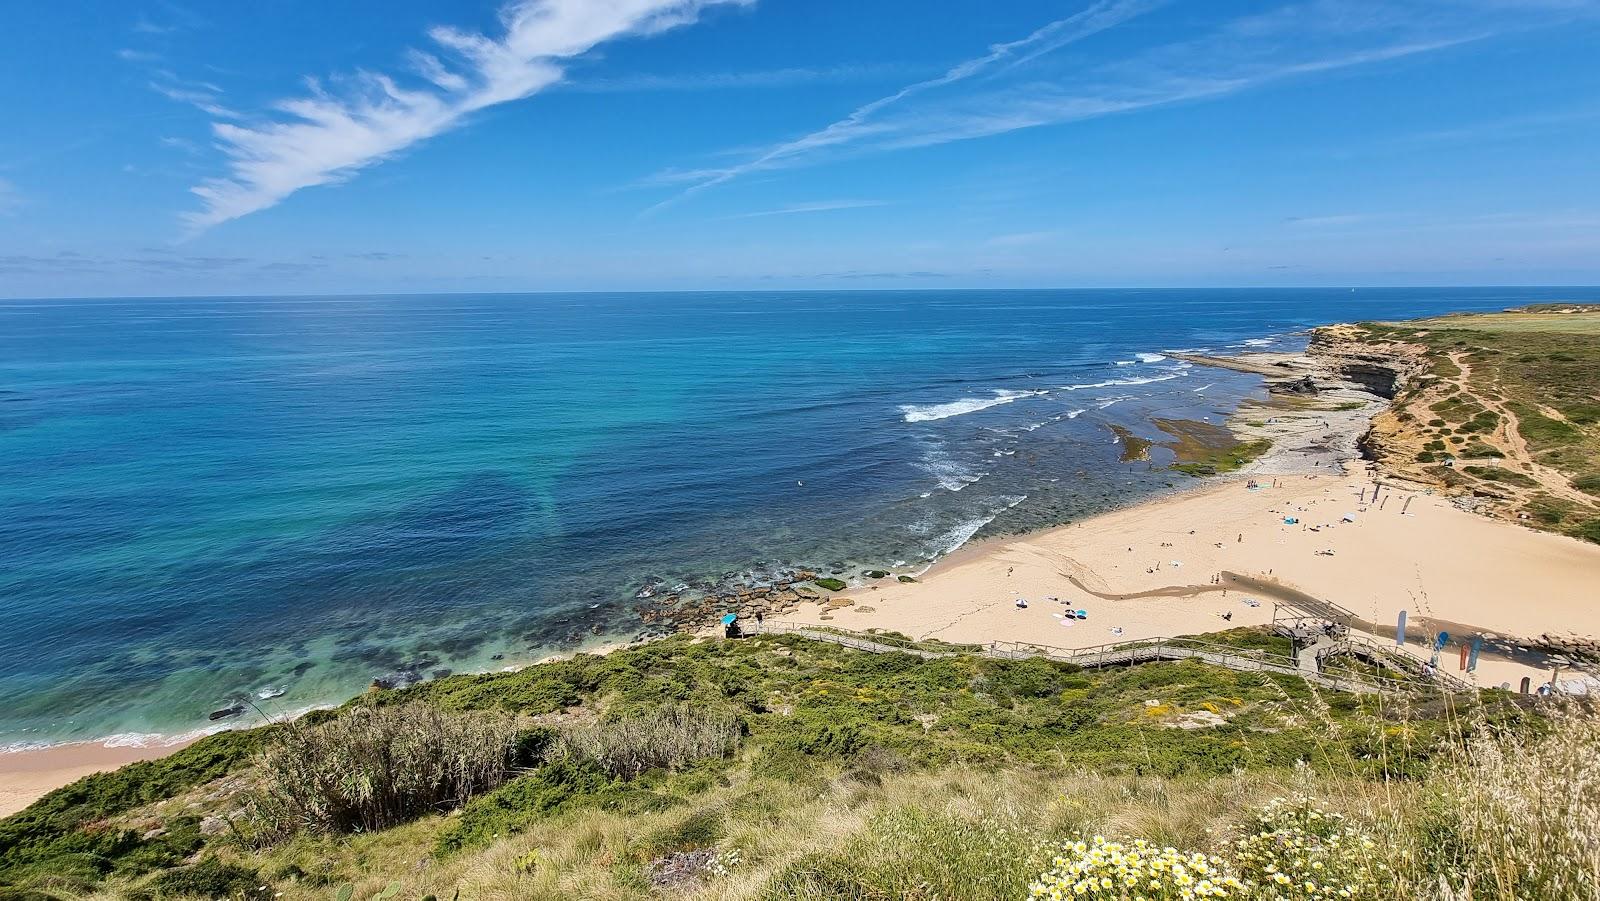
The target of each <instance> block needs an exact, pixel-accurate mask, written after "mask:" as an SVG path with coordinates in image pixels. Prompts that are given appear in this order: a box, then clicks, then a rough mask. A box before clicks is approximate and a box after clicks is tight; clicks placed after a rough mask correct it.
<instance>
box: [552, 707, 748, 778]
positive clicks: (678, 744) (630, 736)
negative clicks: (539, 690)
mask: <svg viewBox="0 0 1600 901" xmlns="http://www.w3.org/2000/svg"><path fill="white" fill-rule="evenodd" d="M738 740H739V719H738V717H736V716H735V715H734V714H733V713H731V712H729V711H708V710H697V709H695V708H692V707H687V706H682V705H678V706H672V707H659V708H655V709H651V710H646V711H640V712H634V713H629V714H625V715H621V716H608V717H605V718H604V719H600V720H597V721H595V722H591V723H584V724H581V725H577V726H573V727H571V728H569V729H566V730H565V731H563V732H562V734H561V737H560V739H559V740H558V742H557V745H556V749H555V753H556V754H557V755H567V756H571V757H575V758H578V759H582V760H592V761H594V762H595V763H597V764H599V765H600V768H601V769H604V770H605V771H606V772H608V773H610V774H611V775H613V776H617V777H620V778H623V779H632V778H635V777H637V776H639V775H640V774H641V773H644V772H646V771H647V770H653V769H664V770H670V769H678V768H680V767H682V766H685V765H687V764H689V763H693V762H694V761H696V760H703V759H705V758H708V757H721V756H723V755H724V754H727V753H728V751H729V750H731V749H732V748H733V747H734V745H735V744H736V743H737V742H738Z"/></svg>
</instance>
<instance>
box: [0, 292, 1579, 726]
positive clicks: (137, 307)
mask: <svg viewBox="0 0 1600 901" xmlns="http://www.w3.org/2000/svg"><path fill="white" fill-rule="evenodd" d="M1579 295H1583V296H1584V299H1589V300H1593V299H1595V296H1594V295H1595V292H1594V291H1593V290H1592V289H1584V290H1575V289H1502V288H1496V289H1405V290H1400V289H1394V290H1369V289H1362V290H1360V291H1355V292H1351V291H1349V290H1348V289H1344V290H1183V291H1177V290H1172V291H1146V290H1125V291H1123V290H1115V291H1113V290H1073V291H916V292H887V291H884V292H815V293H707V294H574V295H528V296H507V295H483V296H475V295H452V296H395V297H275V298H196V299H159V298H158V299H125V300H82V301H61V300H52V301H0V746H15V745H18V744H22V743H35V742H50V741H60V740H68V739H81V738H97V737H104V736H110V735H122V734H142V733H162V734H168V735H170V734H176V733H182V732H186V731H188V730H191V729H195V728H197V727H200V726H203V725H205V714H206V713H207V711H209V710H211V709H212V708H214V707H216V706H219V704H220V703H221V702H222V701H223V700H225V699H227V698H230V697H234V696H238V695H242V694H246V693H249V692H252V691H255V690H257V689H259V688H260V687H263V686H266V685H275V686H279V687H281V688H283V689H285V690H286V694H285V695H284V696H283V697H282V698H279V699H278V700H276V701H274V702H272V709H273V710H275V711H276V710H291V709H296V708H300V707H304V706H306V705H310V704H314V703H321V702H327V701H335V700H339V699H342V698H343V697H347V696H349V695H350V694H353V693H355V692H357V691H360V690H361V689H362V688H363V687H364V686H365V685H366V684H367V683H368V682H369V681H370V680H371V679H372V678H373V677H374V676H375V675H379V674H382V673H387V672H393V671H395V670H401V669H409V670H412V671H420V672H424V673H434V672H438V671H441V670H446V669H449V670H456V671H462V670H469V669H485V668H490V667H492V666H496V665H500V663H501V661H496V660H492V657H493V656H494V655H504V661H505V662H510V661H526V660H530V659H535V658H537V657H539V656H542V655H543V654H546V653H548V652H550V651H552V650H557V649H562V648H569V647H573V646H575V645H577V644H578V643H581V642H584V641H594V640H597V639H596V638H595V637H594V636H595V633H596V631H599V632H602V633H604V634H606V635H617V634H621V635H632V634H634V633H636V632H638V630H639V628H640V623H639V620H638V618H637V615H636V614H635V613H634V606H635V604H636V601H635V600H634V597H635V594H636V593H637V592H638V591H639V590H640V588H641V587H642V586H646V585H649V584H658V583H659V584H661V585H663V586H673V585H677V584H680V583H694V582H697V581H711V580H716V579H719V578H722V577H723V576H725V575H728V574H744V573H751V572H755V573H762V572H769V571H771V570H773V569H774V568H777V567H781V566H785V565H789V566H810V567H820V568H823V569H842V570H845V571H846V572H851V571H854V569H855V568H859V567H862V566H872V567H877V566H883V567H896V568H899V569H901V570H903V571H915V570H917V569H919V568H921V567H923V566H925V565H926V564H927V563H928V562H929V561H930V560H932V559H935V558H937V557H938V556H940V555H941V554H943V553H945V552H948V551H949V550H950V549H952V548H954V547H955V546H957V545H959V544H960V543H962V542H963V541H965V540H967V539H969V538H970V537H972V536H973V535H974V534H984V533H987V532H996V531H1011V530H1019V529H1024V528H1030V527H1034V526H1039V525H1045V524H1051V523H1057V522H1062V521H1067V520H1071V519H1073V518H1075V517H1080V516H1083V515H1085V514H1087V513H1090V512H1094V511H1097V510H1100V509H1104V508H1106V507H1108V506H1112V505H1115V504H1118V503H1123V502H1127V501H1130V500H1133V499H1137V498H1140V497H1143V496H1146V495H1148V494H1150V493H1152V492H1156V491H1160V490H1163V489H1164V488H1165V487H1166V486H1167V485H1168V484H1169V483H1170V482H1171V481H1172V477H1171V476H1170V475H1169V474H1167V473H1163V472H1160V471H1150V469H1149V467H1148V466H1146V465H1144V464H1139V465H1135V466H1130V465H1123V464H1119V463H1118V462H1117V447H1116V445H1115V444H1114V443H1113V441H1112V436H1111V434H1110V432H1109V431H1108V430H1107V429H1106V425H1107V424H1108V423H1113V422H1114V423H1121V424H1125V425H1128V426H1129V427H1130V428H1134V429H1135V430H1136V431H1140V432H1142V433H1144V434H1148V435H1151V436H1152V437H1159V435H1157V433H1154V432H1152V431H1151V429H1150V427H1149V425H1148V422H1147V420H1148V418H1149V417H1150V416H1152V415H1169V416H1170V415H1180V416H1193V417H1201V416H1209V417H1212V418H1214V419H1216V420H1217V421H1220V418H1221V417H1223V416H1225V415H1226V414H1227V412H1228V411H1229V410H1231V409H1232V408H1233V407H1234V406H1235V405H1236V404H1237V403H1238V402H1239V400H1240V399H1241V398H1243V397H1245V396H1247V395H1250V394H1252V393H1254V392H1256V391H1258V389H1259V386H1258V380H1257V379H1256V378H1254V377H1252V376H1247V375H1241V374H1236V373H1229V372H1223V371H1214V370H1204V369H1196V368H1193V367H1186V366H1183V365H1180V364H1177V363H1175V362H1174V361H1172V360H1170V359H1166V358H1163V357H1161V356H1160V352H1161V351H1162V350H1167V349H1177V348H1183V349H1190V348H1211V349H1226V348H1230V347H1238V346H1240V345H1243V344H1245V343H1246V342H1250V341H1255V342H1257V343H1261V342H1263V341H1283V342H1291V343H1292V341H1293V340H1294V339H1293V338H1285V337H1283V336H1286V335H1288V334H1289V333H1291V332H1293V331H1295V330H1297V329H1301V328H1303V327H1306V326H1310V325H1315V324H1320V323H1326V322H1331V321H1339V320H1349V319H1360V318H1396V317H1407V316H1417V315H1425V314H1433V313H1440V312H1445V311H1449V310H1459V309H1494V308H1499V307H1504V306H1507V305H1512V304H1519V303H1527V302H1533V301H1539V300H1555V299H1570V298H1574V297H1576V296H1579Z"/></svg>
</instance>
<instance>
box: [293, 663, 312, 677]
mask: <svg viewBox="0 0 1600 901" xmlns="http://www.w3.org/2000/svg"><path fill="white" fill-rule="evenodd" d="M316 666H317V665H316V664H315V663H312V662H311V661H309V660H302V661H301V662H299V663H296V664H295V665H294V669H292V670H290V672H292V673H294V674H295V676H297V677H298V676H304V675H305V674H306V673H309V672H311V671H312V670H313V669H316Z"/></svg>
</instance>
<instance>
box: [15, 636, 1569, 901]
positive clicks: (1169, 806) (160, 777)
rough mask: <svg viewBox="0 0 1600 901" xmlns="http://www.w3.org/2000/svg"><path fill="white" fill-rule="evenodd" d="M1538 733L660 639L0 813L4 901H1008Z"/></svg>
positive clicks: (1256, 699)
mask: <svg viewBox="0 0 1600 901" xmlns="http://www.w3.org/2000/svg"><path fill="white" fill-rule="evenodd" d="M874 637H875V639H876V640H880V641H881V642H883V643H893V642H896V641H905V642H907V643H910V640H909V639H906V638H904V636H896V635H893V634H889V633H879V634H877V635H875V636H874ZM1214 638H1215V639H1216V640H1217V641H1218V642H1220V643H1226V644H1231V645H1234V646H1236V647H1239V648H1241V649H1247V650H1261V651H1265V652H1269V653H1283V652H1284V651H1286V650H1287V647H1286V645H1285V643H1284V640H1283V639H1281V638H1277V637H1275V636H1271V635H1267V634H1264V633H1261V632H1259V631H1255V630H1249V629H1239V630H1233V631H1231V632H1226V633H1221V634H1220V635H1217V636H1214ZM941 647H942V648H944V649H956V650H958V649H959V648H957V646H950V645H942V646H941ZM1536 722H1537V720H1536V719H1530V718H1529V716H1528V715H1527V713H1525V712H1524V711H1523V710H1522V709H1521V708H1520V707H1519V706H1517V705H1515V704H1512V703H1510V702H1509V699H1506V700H1495V699H1494V698H1493V696H1488V695H1486V696H1485V699H1484V700H1482V701H1478V702H1474V703H1473V704H1471V705H1470V706H1469V707H1468V708H1466V709H1461V710H1458V709H1457V708H1455V707H1453V706H1452V705H1450V704H1447V703H1441V702H1427V703H1420V702H1419V703H1417V704H1410V703H1406V702H1403V701H1396V700H1394V699H1387V698H1377V697H1367V696H1359V695H1329V694H1324V693H1319V692H1317V691H1314V690H1313V689H1312V688H1311V687H1310V686H1308V685H1307V684H1306V683H1304V682H1302V681H1301V680H1299V679H1296V678H1293V677H1288V676H1279V675H1274V674H1263V673H1247V672H1236V671H1232V670H1224V669H1217V668H1213V667H1210V666H1207V665H1204V664H1201V663H1197V662H1192V661H1190V662H1182V663H1159V664H1146V665H1141V666H1133V667H1126V668H1120V669H1117V668H1113V669H1105V670H1079V669H1078V668H1076V667H1073V666H1071V665H1068V664H1064V663H1055V662H1051V661H1048V660H1044V659H1039V658H1034V659H1026V660H997V659H991V658H986V657H981V656H977V655H971V654H958V655H956V656H948V657H939V658H931V659H929V658H922V657H918V656H914V655H912V654H894V653H882V654H874V653H864V652H860V651H854V650H850V649H848V648H844V647H840V646H837V645H834V644H829V643H822V642H815V641H810V640H806V639H803V638H800V637H797V636H774V635H763V636H757V637H753V638H747V639H742V640H738V641H704V640H698V639H694V638H690V637H686V636H680V637H676V638H671V639H666V640H662V641H659V642H654V643H650V644H646V645H643V646H640V647H636V648H629V649H624V650H619V651H616V652H614V653H612V654H609V655H607V656H604V657H595V656H587V655H580V656H578V657H575V658H573V659H570V660H564V661H557V662H552V663H547V664H541V665H538V666H532V667H528V668H526V669H523V670H520V671H517V672H512V673H492V674H483V675H463V676H452V677H449V678H445V679H440V680H437V681H433V682H428V683H424V684H422V685H418V686H415V687H413V688H410V689H406V690H402V691H373V692H369V693H368V694H367V695H365V696H363V697H362V698H359V699H357V700H355V701H352V702H351V703H350V704H348V705H346V706H345V707H344V708H342V709H341V710H339V711H335V712H328V713H321V714H317V715H314V716H312V717H308V718H306V719H305V720H302V721H301V722H300V723H297V724H294V725H292V726H277V727H270V728H268V729H263V730H256V731H253V732H243V733H235V734H229V735H223V736H218V737H216V738H215V739H209V740H207V741H206V742H202V743H200V744H197V745H195V746H194V747H193V748H190V749H188V750H186V751H184V752H181V753H180V754H177V755H174V756H173V757H170V758H167V759H165V760H159V761H153V762H151V763H148V764H138V765H136V766H135V767H130V768H128V769H126V770H124V771H121V772H119V773H115V774H108V775H106V776H103V777H91V778H90V779H87V780H84V781H82V782H80V783H77V784H76V785H74V786H71V787H69V788H67V789H62V790H61V791H58V792H56V793H53V794H52V795H50V796H48V797H47V798H46V799H45V800H43V801H41V802H40V803H39V804H36V805H35V806H34V807H33V808H30V809H29V810H28V811H25V812H24V813H22V814H19V815H17V816H15V817H12V818H10V819H8V820H5V821H3V822H0V836H3V837H4V838H3V840H0V897H8V896H7V894H6V893H7V892H8V891H9V892H10V893H11V895H10V896H19V893H27V892H37V893H42V894H37V895H33V896H31V897H35V898H46V897H63V898H64V897H80V896H87V895H95V896H97V897H149V898H164V897H207V898H214V897H235V898H237V897H258V896H259V897H275V896H277V895H278V894H279V893H282V897H285V898H288V899H328V898H336V897H339V896H342V895H344V894H345V890H344V889H341V888H340V885H341V884H344V885H348V886H350V887H351V888H350V890H349V897H351V898H353V899H369V898H375V897H378V896H380V895H384V896H385V897H399V898H410V899H418V898H422V897H423V896H425V895H429V894H432V895H435V896H436V897H441V898H448V897H451V896H452V894H453V893H454V891H455V890H456V889H458V888H461V889H463V895H462V897H468V896H469V895H468V894H467V893H466V888H465V887H468V886H470V887H471V894H470V897H507V898H509V897H517V898H534V899H539V898H549V899H556V898H616V899H626V898H641V899H642V898H649V897H656V896H657V895H656V894H655V892H656V890H655V889H654V888H652V885H654V884H656V883H654V882H653V881H652V880H655V879H658V878H659V872H660V871H659V865H660V864H661V861H664V860H675V859H678V858H676V857H674V855H680V856H681V855H699V856H698V857H694V858H693V859H694V860H697V861H700V865H702V868H701V869H700V870H699V871H697V872H698V875H694V876H693V878H692V880H691V882H690V883H689V884H688V886H687V888H685V889H682V890H681V891H684V892H687V893H688V894H685V895H682V896H683V897H693V898H705V899H710V898H719V899H734V898H752V899H753V898H835V897H855V898H880V897H881V898H890V897H907V896H917V894H918V893H919V892H920V893H922V894H921V896H922V897H934V896H939V897H960V898H991V897H993V898H1001V897H1004V898H1016V897H1021V895H1018V894H1017V892H1018V891H1022V892H1024V893H1025V892H1026V887H1027V885H1028V884H1029V883H1030V882H1031V881H1032V880H1033V879H1035V878H1037V877H1038V876H1039V874H1040V873H1042V872H1043V870H1044V869H1045V867H1046V866H1047V865H1048V861H1049V857H1050V855H1051V854H1052V853H1054V852H1053V851H1052V850H1051V849H1052V848H1053V847H1055V846H1056V844H1055V843H1058V842H1060V841H1064V840H1066V839H1068V838H1070V837H1071V836H1073V835H1075V834H1079V833H1081V832H1083V831H1084V830H1089V829H1097V830H1098V829H1109V828H1116V829H1118V830H1121V831H1123V832H1127V833H1130V834H1135V835H1138V836H1140V837H1145V838H1150V839H1151V840H1155V841H1161V842H1177V841H1180V840H1181V841H1183V842H1184V843H1186V844H1196V843H1200V844H1204V843H1207V842H1211V841H1213V839H1212V838H1209V837H1208V836H1210V835H1211V833H1210V832H1208V831H1207V830H1208V829H1210V828H1211V827H1212V826H1216V827H1217V828H1218V829H1219V830H1221V832H1219V833H1218V835H1219V836H1220V835H1221V833H1222V832H1226V830H1227V829H1228V823H1229V822H1245V818H1246V816H1247V811H1248V809H1249V807H1250V805H1252V804H1256V803H1258V802H1260V801H1261V800H1263V798H1264V796H1265V794H1266V793H1275V792H1279V791H1281V790H1282V789H1283V788H1284V787H1285V786H1287V785H1290V784H1315V785H1318V786H1322V787H1324V788H1325V789H1326V790H1327V792H1328V795H1327V796H1328V797H1332V798H1338V799H1340V800H1346V799H1350V798H1357V797H1362V796H1363V794H1362V793H1363V792H1365V793H1366V794H1365V796H1366V797H1370V798H1376V797H1378V796H1379V795H1380V794H1383V793H1387V794H1388V796H1390V797H1391V798H1393V797H1398V798H1402V799H1411V800H1405V801H1404V802H1403V803H1402V804H1401V805H1400V806H1401V807H1409V808H1411V809H1415V810H1420V809H1422V808H1423V807H1424V806H1425V805H1422V804H1421V803H1420V800H1418V799H1420V798H1422V797H1425V794H1424V793H1423V788H1422V785H1421V784H1420V783H1419V782H1418V780H1421V779H1424V778H1429V777H1430V774H1431V773H1433V772H1434V771H1435V769H1436V768H1437V767H1438V766H1440V765H1442V764H1443V763H1445V762H1447V761H1450V760H1453V759H1455V755H1456V754H1457V753H1458V752H1459V751H1460V749H1461V748H1463V747H1464V745H1463V744H1462V742H1463V740H1464V739H1465V738H1466V737H1468V736H1470V735H1472V734H1474V733H1476V732H1478V731H1480V730H1483V729H1485V728H1494V729H1501V730H1504V729H1513V730H1525V729H1527V728H1529V727H1531V726H1532V725H1534V724H1536ZM513 726H514V732H515V734H512V732H511V731H510V730H511V729H512V727H513ZM412 727H414V732H415V734H410V735H408V734H406V733H407V729H409V728H412ZM341 748H342V750H341ZM295 755H298V756H303V757H304V758H305V760H298V759H291V756H295ZM341 755H343V756H341ZM379 760H382V761H386V762H388V763H390V764H391V765H392V768H391V769H390V770H387V771H385V770H381V769H375V768H374V767H373V764H374V763H375V762H376V761H379ZM341 761H343V765H344V766H345V767H346V768H345V769H344V770H338V766H339V765H340V762H341ZM134 773H136V774H137V775H136V776H134V775H132V774H134ZM341 773H342V774H343V775H344V776H348V777H350V778H341V775H340V774H341ZM500 779H503V781H500V782H499V784H498V785H496V784H495V783H496V782H497V780H500ZM273 796H277V797H280V798H281V797H285V796H286V797H290V798H295V799H301V800H298V801H296V802H295V804H292V805H285V806H284V807H283V808H281V809H280V808H273V807H271V806H270V805H267V806H265V807H263V806H262V805H261V804H260V801H259V799H261V798H262V797H273ZM336 804H337V805H344V806H340V807H337V808H336V807H335V806H334V805H336ZM319 805H321V806H319ZM335 809H337V810H339V811H343V812H342V813H339V814H337V815H335V814H334V812H333V811H334V810H335ZM285 810H290V811H294V812H295V813H294V816H289V817H285V814H284V811H285ZM1235 816H1237V817H1238V819H1234V820H1229V819H1228V818H1229V817H1235ZM295 817H298V818H299V824H298V825H294V824H292V823H291V821H292V820H294V819H295ZM202 818H206V819H208V821H215V822H222V823H225V824H227V825H226V826H225V827H224V828H211V829H205V830H202V829H201V828H200V822H199V821H200V820H201V819H202ZM358 827H359V828H358ZM352 829H354V830H355V831H351V830H352ZM1452 847H1454V846H1453V845H1452ZM391 885H397V886H398V887H397V888H395V889H394V890H393V891H392V892H391V891H390V886H391ZM6 886H10V888H9V889H8V888H5V887H6ZM918 886H921V888H918ZM263 887H264V888H263ZM702 887H703V891H702ZM1019 887H1020V888H1019ZM675 891H676V890H675ZM262 892H265V894H259V893H262ZM386 893H387V894H386ZM21 896H27V895H25V894H22V895H21ZM1478 897H1485V896H1484V895H1481V894H1480V895H1479V896H1478Z"/></svg>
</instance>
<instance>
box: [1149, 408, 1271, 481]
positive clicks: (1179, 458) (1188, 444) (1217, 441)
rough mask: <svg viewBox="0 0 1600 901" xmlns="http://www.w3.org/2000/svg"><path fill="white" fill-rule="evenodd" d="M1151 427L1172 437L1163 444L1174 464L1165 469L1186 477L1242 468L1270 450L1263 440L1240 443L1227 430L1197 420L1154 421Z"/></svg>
mask: <svg viewBox="0 0 1600 901" xmlns="http://www.w3.org/2000/svg"><path fill="white" fill-rule="evenodd" d="M1155 424H1156V427H1157V428H1159V429H1161V431H1163V432H1166V433H1167V434H1168V435H1171V436H1172V438H1173V440H1172V441H1169V442H1167V443H1166V444H1164V445H1163V447H1167V448H1169V449H1171V451H1172V454H1173V461H1174V462H1173V463H1172V465H1171V466H1168V467H1167V468H1168V469H1172V470H1176V471H1177V472H1181V473H1183V474H1185V475H1190V476H1196V477H1199V476H1210V475H1217V474H1218V473H1224V472H1233V471H1235V470H1238V469H1242V468H1244V466H1245V465H1246V464H1247V463H1249V462H1250V461H1251V460H1254V459H1256V458H1257V457H1259V456H1261V455H1262V454H1264V453H1266V452H1267V451H1268V450H1269V449H1270V448H1271V447H1272V442H1271V441H1269V440H1267V439H1265V438H1261V439H1258V440H1255V441H1240V440H1239V439H1238V438H1237V437H1236V436H1235V435H1234V434H1233V432H1231V431H1229V430H1228V429H1226V428H1223V427H1222V426H1217V425H1212V424H1211V423H1209V422H1202V421H1200V420H1197V419H1157V420H1155Z"/></svg>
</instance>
